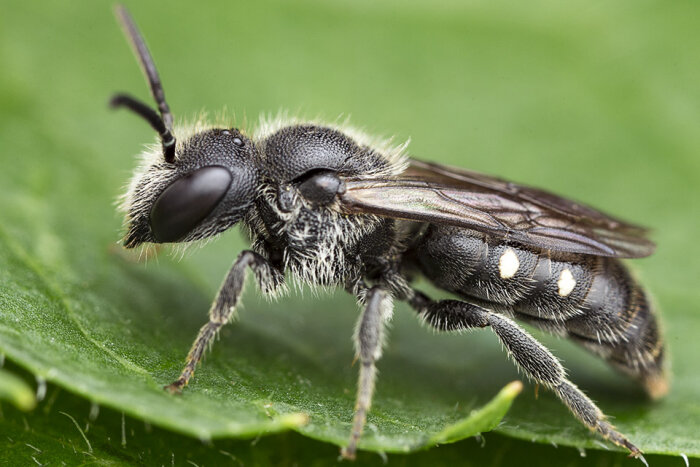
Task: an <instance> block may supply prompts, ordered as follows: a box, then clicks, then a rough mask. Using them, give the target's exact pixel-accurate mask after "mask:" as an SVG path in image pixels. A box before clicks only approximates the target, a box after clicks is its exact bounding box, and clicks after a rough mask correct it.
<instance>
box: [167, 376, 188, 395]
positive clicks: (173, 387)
mask: <svg viewBox="0 0 700 467" xmlns="http://www.w3.org/2000/svg"><path fill="white" fill-rule="evenodd" d="M184 385H185V384H184V382H183V381H182V380H179V379H178V380H177V381H175V382H174V383H172V384H168V385H167V386H163V389H164V390H166V391H168V392H169V393H170V394H177V395H180V394H182V387H183V386H184Z"/></svg>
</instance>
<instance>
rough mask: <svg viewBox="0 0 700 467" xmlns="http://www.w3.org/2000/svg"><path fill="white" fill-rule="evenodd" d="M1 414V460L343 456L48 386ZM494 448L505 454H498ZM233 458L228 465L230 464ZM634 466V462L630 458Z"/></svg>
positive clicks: (450, 460)
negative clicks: (114, 406) (162, 422)
mask: <svg viewBox="0 0 700 467" xmlns="http://www.w3.org/2000/svg"><path fill="white" fill-rule="evenodd" d="M4 412H5V413H4V417H2V418H0V464H2V465H33V464H37V465H39V464H43V465H52V464H58V463H60V462H64V463H65V464H66V465H200V466H201V465H224V464H226V465H228V464H232V465H256V466H293V465H304V466H325V465H329V464H332V463H334V462H335V461H336V460H337V458H338V449H337V448H336V447H335V446H333V445H331V444H328V443H322V442H318V441H313V440H311V439H309V438H306V437H302V436H301V435H298V434H296V433H284V434H278V435H272V436H268V437H264V438H261V439H256V440H253V441H250V440H248V441H245V440H244V441H241V440H216V441H213V442H209V443H202V442H201V441H199V440H197V439H193V438H189V437H186V436H183V435H178V434H175V433H172V432H168V431H166V430H162V429H159V428H157V427H153V426H150V425H148V424H145V423H143V422H142V421H140V420H136V419H133V418H131V417H128V416H124V414H122V413H119V412H116V411H114V410H109V409H106V408H104V407H99V406H96V405H90V404H89V403H87V402H86V401H85V400H83V399H80V398H78V397H76V396H72V395H70V394H67V393H66V392H65V391H61V390H60V389H58V388H56V387H54V386H53V385H50V384H49V385H48V390H47V398H46V400H45V401H44V402H43V403H42V404H41V405H40V406H39V408H38V410H36V411H34V412H33V413H31V414H27V413H26V412H19V411H17V410H12V409H11V408H10V409H7V410H5V411H4ZM552 450H553V449H552V447H551V446H549V445H535V444H532V443H530V442H523V441H515V440H512V439H510V438H504V437H502V436H498V435H491V434H489V435H485V436H482V437H480V438H478V439H476V440H475V439H470V440H466V441H462V442H460V443H457V444H452V445H448V446H443V447H442V448H440V449H439V450H431V451H419V452H416V453H413V454H412V455H410V456H405V455H390V456H388V460H389V465H391V466H403V465H406V466H409V465H410V466H434V465H464V466H482V465H489V466H492V467H501V466H509V465H512V464H513V462H512V459H523V458H533V459H534V458H543V457H545V456H549V455H550V453H551V452H552ZM554 452H555V453H556V459H557V461H558V462H559V463H560V464H561V465H567V466H569V467H577V466H586V467H590V466H600V467H603V466H608V465H616V464H613V463H614V462H617V463H618V464H619V462H620V461H623V459H624V454H620V453H608V452H604V451H584V450H580V451H579V450H576V449H565V448H561V449H557V450H556V451H554ZM494 453H499V454H498V456H494ZM647 460H648V462H649V463H650V464H651V465H654V466H657V467H665V466H677V465H679V463H680V462H681V460H680V459H676V458H668V457H667V458H663V457H660V456H647ZM227 463H228V464H227ZM628 463H630V465H632V464H631V462H628ZM356 464H357V465H362V466H378V467H381V466H385V465H387V456H385V455H383V456H380V455H377V454H376V453H371V452H360V453H358V459H357V462H356Z"/></svg>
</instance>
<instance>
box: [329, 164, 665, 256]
mask: <svg viewBox="0 0 700 467" xmlns="http://www.w3.org/2000/svg"><path fill="white" fill-rule="evenodd" d="M345 185H346V191H345V193H343V194H342V195H341V197H340V200H341V206H342V208H343V210H344V211H345V212H347V213H354V214H360V213H370V214H376V215H380V216H384V217H392V218H396V219H406V220H416V221H423V222H430V223H434V224H450V225H455V226H459V227H464V228H466V229H471V230H475V231H478V232H483V233H485V234H488V235H491V236H495V237H498V238H502V239H505V240H510V241H513V242H516V243H520V244H523V245H528V246H532V247H535V248H538V249H544V250H553V251H560V252H568V253H583V254H588V255H596V256H614V257H620V258H641V257H644V256H648V255H650V254H651V253H653V251H654V248H655V246H654V244H653V243H652V242H651V241H650V240H649V239H647V238H646V234H647V230H646V229H645V228H643V227H639V226H635V225H632V224H628V223H626V222H624V221H621V220H619V219H616V218H614V217H611V216H609V215H607V214H604V213H602V212H600V211H597V210H595V209H593V208H591V207H588V206H585V205H582V204H579V203H577V202H575V201H570V200H567V199H564V198H561V197H559V196H557V195H554V194H552V193H548V192H546V191H543V190H538V189H536V188H530V187H526V186H521V185H516V184H514V183H511V182H508V181H505V180H501V179H499V178H495V177H490V176H488V175H482V174H478V173H475V172H470V171H466V170H462V169H457V168H453V167H447V166H444V165H439V164H433V163H426V162H421V161H418V160H411V164H410V166H409V167H408V169H407V170H406V171H405V172H404V173H402V174H401V175H398V176H396V177H387V178H383V179H370V178H364V179H363V178H351V179H347V180H345Z"/></svg>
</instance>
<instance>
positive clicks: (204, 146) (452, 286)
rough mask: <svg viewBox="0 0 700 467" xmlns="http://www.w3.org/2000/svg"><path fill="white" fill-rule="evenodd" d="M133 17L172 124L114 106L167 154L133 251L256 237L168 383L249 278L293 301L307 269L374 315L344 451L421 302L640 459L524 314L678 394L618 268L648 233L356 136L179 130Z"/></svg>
mask: <svg viewBox="0 0 700 467" xmlns="http://www.w3.org/2000/svg"><path fill="white" fill-rule="evenodd" d="M118 16H119V18H120V20H121V22H122V23H123V25H124V29H125V31H126V33H127V36H128V37H129V39H130V41H131V43H132V44H133V45H134V49H135V51H136V53H137V56H138V58H139V60H140V63H141V65H142V68H143V69H144V71H145V74H146V77H147V79H148V81H149V83H150V86H151V91H152V94H153V97H154V98H155V100H156V103H157V104H158V109H159V111H160V117H159V115H158V113H156V111H155V110H152V109H150V108H149V107H148V106H147V105H145V104H143V103H141V102H139V101H137V100H136V99H134V98H131V97H129V96H125V95H118V96H117V97H116V98H114V99H113V100H112V104H113V105H115V106H124V107H127V108H128V109H130V110H132V111H133V112H135V113H137V114H138V115H140V116H141V117H143V118H144V119H145V120H146V121H147V122H148V123H149V124H150V125H151V126H152V127H153V128H154V129H156V131H157V132H158V134H159V136H160V139H161V143H162V149H150V150H147V151H146V152H145V153H144V163H143V164H142V167H141V168H140V169H139V170H138V171H137V172H136V174H135V175H134V178H133V180H132V183H131V185H130V187H129V190H128V192H127V193H126V195H125V196H124V198H123V204H122V208H123V209H124V211H125V212H126V223H127V233H126V235H125V239H124V244H125V246H126V247H128V248H133V247H136V246H139V245H141V244H143V243H163V242H189V241H194V240H199V239H204V238H208V237H212V236H214V235H216V234H218V233H220V232H223V231H224V230H227V229H229V228H231V227H233V226H234V225H236V224H238V223H241V224H242V226H243V227H244V229H245V230H246V232H247V234H248V236H249V237H250V240H251V243H252V251H244V252H242V253H241V254H240V255H239V256H238V258H237V259H236V261H235V262H234V264H233V266H232V268H231V270H230V271H229V273H228V275H227V277H226V279H225V280H224V282H223V284H222V286H221V289H220V291H219V293H218V295H217V297H216V299H215V301H214V303H213V305H212V307H211V309H210V312H209V321H208V322H207V323H206V324H205V325H204V326H203V327H202V329H201V330H200V333H199V335H198V337H197V339H196V340H195V342H194V344H193V346H192V349H191V351H190V353H189V355H188V357H187V362H186V365H185V367H184V369H183V371H182V373H181V375H180V377H179V378H178V379H177V380H176V381H175V382H174V383H172V384H170V385H168V386H167V387H166V388H167V389H168V390H170V391H173V392H179V391H180V390H181V389H182V388H183V387H184V386H185V385H187V384H188V382H189V380H190V378H191V377H192V375H193V374H194V369H195V367H196V365H197V363H198V362H199V361H200V360H201V358H202V355H203V353H204V349H205V348H207V345H208V344H210V343H211V341H212V338H213V337H214V336H215V335H216V333H217V332H218V330H219V329H220V328H221V327H222V326H224V325H225V324H226V323H228V322H229V321H230V320H231V318H232V317H233V316H234V314H235V312H236V305H237V304H238V300H239V298H240V294H241V291H242V287H243V280H244V278H245V274H246V272H247V270H248V269H251V270H252V271H253V272H254V273H255V276H256V282H257V283H258V285H259V287H260V289H261V292H262V293H270V294H274V293H279V292H282V291H283V289H284V284H285V275H287V274H291V275H293V276H295V277H296V278H297V279H298V280H300V281H302V282H304V283H306V284H309V285H311V286H326V287H328V286H339V287H343V288H345V289H346V290H347V291H348V292H349V293H351V294H353V295H354V296H355V297H357V300H358V302H359V303H360V304H361V306H362V307H363V312H362V314H361V316H360V317H359V321H358V326H357V328H356V333H355V344H356V351H357V356H358V359H359V360H360V362H361V364H360V375H359V383H358V395H357V404H356V407H355V415H354V419H353V429H352V432H351V436H350V441H349V443H348V445H347V447H346V448H344V450H343V455H344V456H346V457H350V458H352V457H354V455H355V450H356V447H357V444H358V442H359V438H360V434H361V432H362V428H363V426H364V424H365V420H366V416H367V413H368V411H369V408H370V405H371V399H372V393H373V388H374V383H375V379H376V368H375V362H376V361H377V360H378V359H379V358H380V357H381V351H382V344H383V341H384V336H383V334H384V324H385V322H386V321H387V320H388V319H389V318H390V316H391V309H392V299H398V300H404V301H406V302H408V303H409V304H410V305H411V306H412V307H413V308H414V309H415V310H416V311H417V313H418V315H419V316H420V318H422V319H423V320H424V321H425V322H426V323H427V324H429V325H431V326H433V327H435V328H437V329H439V330H443V331H461V330H466V329H473V328H485V327H489V328H491V330H492V331H493V332H494V333H495V334H496V336H497V337H498V339H499V340H500V341H501V342H502V344H503V345H504V347H505V348H506V349H507V351H508V352H509V354H510V356H511V357H512V358H513V360H514V361H515V362H516V363H517V364H518V366H519V367H520V368H521V369H522V370H523V371H524V373H525V374H526V375H527V376H528V377H529V378H531V379H533V380H534V381H535V382H537V383H539V384H543V385H544V386H545V387H547V388H549V389H551V390H552V391H553V392H554V393H555V394H556V395H557V396H558V397H559V398H560V399H561V400H562V402H564V403H565V404H566V405H567V406H568V407H569V408H570V410H571V411H572V413H573V414H574V415H575V416H576V417H577V418H578V419H579V420H581V422H583V423H584V424H585V425H586V426H587V427H589V428H590V429H591V430H594V431H597V432H598V433H599V434H601V435H602V436H603V437H604V438H606V439H609V440H610V441H612V442H613V443H615V444H617V445H618V446H622V447H624V448H626V449H628V450H629V451H630V452H631V453H632V454H634V455H638V454H639V453H640V450H639V449H638V448H637V447H636V446H634V445H633V444H632V443H631V442H630V441H629V440H627V438H625V437H624V436H623V435H622V434H620V433H618V432H617V431H616V430H615V429H614V427H612V426H611V425H610V423H608V422H607V421H606V418H605V416H604V415H603V413H602V412H601V411H600V410H599V409H598V408H597V407H596V405H595V404H594V403H593V402H592V401H591V400H590V399H588V397H586V396H585V394H583V392H581V391H580V390H579V389H578V388H577V387H576V386H575V385H574V384H573V383H571V382H570V381H569V380H568V379H567V375H566V372H565V370H564V368H563V367H562V365H561V364H560V363H559V361H558V360H557V359H556V357H554V356H553V355H552V354H551V353H550V352H549V351H548V350H547V349H546V348H544V347H543V346H542V345H541V344H539V343H538V342H537V340H535V338H533V337H532V336H531V335H530V334H528V333H527V332H526V331H524V330H523V329H522V328H520V327H519V326H518V325H517V324H516V323H515V321H513V320H512V319H511V318H516V319H519V320H523V321H526V322H528V323H531V324H533V325H535V326H537V327H539V328H541V329H543V330H545V331H547V332H550V333H555V334H557V335H560V336H566V337H570V338H571V339H573V340H575V341H576V342H578V343H580V344H581V345H583V346H584V347H586V348H587V349H589V350H591V351H593V352H594V353H596V354H598V355H600V356H602V357H603V358H605V359H606V360H607V361H608V362H610V363H611V364H613V365H615V366H616V367H617V368H620V369H622V370H623V371H625V372H626V373H627V374H629V375H631V376H632V377H634V378H636V379H637V380H638V381H639V382H640V383H641V385H642V386H643V387H644V388H645V390H646V391H647V392H648V393H649V395H650V396H652V397H659V396H662V395H663V394H664V393H665V392H666V391H667V383H666V375H665V371H664V346H663V341H662V339H661V336H660V333H659V326H658V323H657V321H656V318H655V316H654V314H653V312H652V310H651V308H650V305H649V300H648V299H647V297H646V294H645V293H644V291H643V290H642V288H641V287H640V286H639V285H638V284H637V283H636V282H635V281H634V280H633V279H632V278H631V276H630V274H629V272H628V271H627V269H626V267H625V266H624V265H623V263H622V262H621V261H620V259H619V258H625V257H642V256H646V255H649V254H651V252H652V251H653V249H654V245H653V244H652V243H651V242H650V241H649V240H648V239H647V238H646V235H645V234H646V231H645V230H644V229H643V228H640V227H637V226H634V225H631V224H628V223H625V222H623V221H621V220H619V219H615V218H613V217H611V216H609V215H606V214H603V213H601V212H599V211H597V210H595V209H593V208H590V207H587V206H584V205H582V204H579V203H576V202H573V201H569V200H566V199H564V198H560V197H558V196H556V195H553V194H551V193H548V192H545V191H543V190H539V189H534V188H529V187H524V186H519V185H516V184H514V183H510V182H507V181H504V180H500V179H497V178H494V177H490V176H486V175H482V174H476V173H473V172H468V171H465V170H462V169H456V168H451V167H445V166H441V165H438V164H430V163H425V162H420V161H417V160H412V159H408V158H406V157H405V156H404V155H403V148H402V147H395V146H391V145H390V144H388V143H387V142H383V141H377V140H372V139H371V138H369V137H368V136H367V135H365V134H363V133H361V132H358V131H356V130H353V129H347V128H342V127H333V126H328V125H319V124H314V123H295V122H282V121H278V122H268V123H267V124H265V125H262V128H261V129H259V130H258V131H257V133H256V134H254V135H253V136H249V135H246V134H245V133H244V132H242V131H240V130H238V129H235V128H213V127H208V126H200V127H194V128H189V129H179V130H178V129H175V130H173V128H172V116H171V115H170V110H169V107H168V106H167V104H166V103H165V97H164V93H163V89H162V86H161V84H160V78H159V77H158V74H157V72H156V69H155V65H154V64H153V61H152V58H151V56H150V54H149V53H148V51H147V49H146V46H145V43H144V41H143V39H142V38H141V36H140V35H139V34H138V31H137V29H136V27H135V25H134V24H133V21H132V20H131V18H130V16H129V15H128V14H127V13H126V11H125V10H124V9H123V8H118ZM175 135H177V138H178V139H177V142H176V140H175ZM418 274H422V275H424V276H425V277H427V278H428V279H429V280H430V281H432V282H433V283H434V284H435V285H437V286H438V287H440V288H442V289H444V290H447V291H449V292H452V293H453V294H454V295H455V296H456V297H458V298H460V300H441V301H434V300H431V299H430V298H428V297H427V296H425V295H424V294H423V293H421V292H419V291H417V290H415V289H414V288H413V287H412V285H411V283H412V280H413V279H414V277H415V276H416V275H418ZM319 350H320V349H319Z"/></svg>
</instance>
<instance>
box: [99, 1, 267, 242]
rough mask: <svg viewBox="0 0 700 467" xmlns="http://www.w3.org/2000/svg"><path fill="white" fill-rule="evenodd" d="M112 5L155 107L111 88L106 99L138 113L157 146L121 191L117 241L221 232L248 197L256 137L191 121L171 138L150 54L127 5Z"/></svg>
mask: <svg viewBox="0 0 700 467" xmlns="http://www.w3.org/2000/svg"><path fill="white" fill-rule="evenodd" d="M116 12H117V17H118V18H119V20H120V22H121V24H122V27H123V29H124V31H125V33H126V36H127V38H128V39H129V41H130V42H131V44H132V46H133V48H134V51H135V52H136V56H137V57H138V59H139V62H140V64H141V68H142V69H143V71H144V74H145V75H146V78H147V80H148V82H149V84H150V88H151V94H152V95H153V98H154V99H155V101H156V104H157V105H158V110H159V112H156V111H155V110H154V109H152V108H150V107H149V106H148V105H146V104H144V103H143V102H140V101H138V100H137V99H135V98H133V97H130V96H128V95H125V94H117V95H116V96H114V97H113V98H112V100H111V105H112V107H126V108H127V109H129V110H131V111H133V112H134V113H136V114H137V115H139V116H140V117H142V118H143V119H145V120H146V121H147V122H148V123H149V124H150V125H151V126H152V127H153V129H155V130H156V131H157V132H158V134H159V136H160V141H161V146H160V147H156V148H153V149H152V150H149V151H146V153H145V154H144V163H143V164H142V166H141V168H140V169H139V170H138V171H137V172H136V174H135V175H134V177H133V179H132V181H131V184H130V186H129V190H128V191H127V193H126V195H125V196H124V197H123V203H122V207H123V209H124V211H126V222H127V229H128V230H127V233H126V236H125V238H124V245H125V246H126V247H127V248H133V247H136V246H138V245H140V244H142V243H146V242H152V243H172V242H188V241H192V240H199V239H202V238H206V237H211V236H212V235H216V234H217V233H219V232H223V231H224V230H226V229H228V228H230V227H232V226H233V225H235V224H236V223H237V222H238V221H240V220H241V219H242V218H243V216H244V215H245V214H246V212H247V211H248V210H249V209H250V207H251V206H252V204H253V200H254V198H255V192H256V188H257V185H258V171H257V169H256V165H255V160H256V157H255V151H256V149H255V145H254V144H253V142H252V141H251V140H250V139H249V138H247V137H246V136H244V135H243V134H242V133H241V132H240V131H238V130H236V129H234V128H227V129H224V128H221V129H204V130H202V129H198V130H196V131H194V132H193V133H192V135H191V136H188V137H185V138H183V139H182V140H181V141H176V139H175V135H174V133H173V128H172V123H173V118H172V114H171V113H170V108H169V107H168V104H167V103H166V101H165V94H164V92H163V87H162V85H161V83H160V78H159V76H158V72H157V71H156V67H155V64H154V63H153V59H152V58H151V55H150V53H149V52H148V49H147V48H146V44H145V42H144V40H143V38H142V37H141V35H140V33H139V32H138V30H137V29H136V25H135V24H134V22H133V20H132V19H131V17H130V16H129V14H128V13H127V11H126V10H125V9H124V8H123V7H121V6H119V7H117V11H116ZM159 113H160V114H159Z"/></svg>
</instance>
